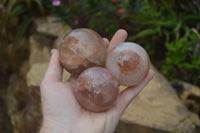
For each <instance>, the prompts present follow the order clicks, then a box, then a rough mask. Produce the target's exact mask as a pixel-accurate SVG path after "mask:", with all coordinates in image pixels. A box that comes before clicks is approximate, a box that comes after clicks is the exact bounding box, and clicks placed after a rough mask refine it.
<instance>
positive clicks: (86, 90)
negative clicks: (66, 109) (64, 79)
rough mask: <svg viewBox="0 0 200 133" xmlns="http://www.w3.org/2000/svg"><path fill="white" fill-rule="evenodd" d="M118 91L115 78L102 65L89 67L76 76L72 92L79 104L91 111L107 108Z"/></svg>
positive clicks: (113, 100)
mask: <svg viewBox="0 0 200 133" xmlns="http://www.w3.org/2000/svg"><path fill="white" fill-rule="evenodd" d="M118 91H119V84H118V82H117V80H116V79H115V78H114V77H113V76H112V75H111V74H110V72H109V71H108V70H106V69H105V68H103V67H91V68H88V69H86V70H84V71H83V72H82V73H81V74H80V75H79V76H78V78H77V81H76V84H75V87H74V94H75V97H76V99H77V100H78V102H79V104H80V105H81V106H82V107H84V108H85V109H87V110H89V111H93V112H101V111H105V110H107V109H109V108H110V107H111V106H112V105H113V103H114V102H115V100H116V98H117V96H118Z"/></svg>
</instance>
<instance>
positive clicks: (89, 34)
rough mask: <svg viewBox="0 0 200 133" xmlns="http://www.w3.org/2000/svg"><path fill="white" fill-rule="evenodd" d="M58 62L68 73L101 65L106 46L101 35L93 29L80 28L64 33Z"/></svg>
mask: <svg viewBox="0 0 200 133" xmlns="http://www.w3.org/2000/svg"><path fill="white" fill-rule="evenodd" d="M59 53H60V55H59V56H60V62H61V64H62V66H63V67H64V68H65V69H66V70H67V71H69V72H70V73H80V72H81V71H83V70H84V69H86V68H89V67H92V66H103V65H104V64H105V58H106V48H105V46H104V41H103V39H102V38H101V36H100V35H99V34H98V33H96V32H95V31H93V30H90V29H86V28H80V29H75V30H73V31H72V32H70V33H69V34H68V35H66V36H65V37H64V38H63V41H62V42H61V45H60V48H59Z"/></svg>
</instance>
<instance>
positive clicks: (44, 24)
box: [34, 16, 72, 37]
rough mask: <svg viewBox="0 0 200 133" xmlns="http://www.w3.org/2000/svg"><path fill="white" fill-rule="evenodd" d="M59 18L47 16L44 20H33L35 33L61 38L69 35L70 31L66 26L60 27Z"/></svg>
mask: <svg viewBox="0 0 200 133" xmlns="http://www.w3.org/2000/svg"><path fill="white" fill-rule="evenodd" d="M59 20H60V19H59V18H55V17H51V16H48V17H46V18H44V17H42V18H38V19H35V21H34V22H35V25H36V29H37V32H39V33H43V34H47V35H50V36H53V37H58V36H62V35H63V34H66V33H69V32H70V31H71V30H72V29H71V28H70V26H68V25H62V24H61V23H60V22H59Z"/></svg>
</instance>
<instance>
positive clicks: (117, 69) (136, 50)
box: [106, 42, 150, 86]
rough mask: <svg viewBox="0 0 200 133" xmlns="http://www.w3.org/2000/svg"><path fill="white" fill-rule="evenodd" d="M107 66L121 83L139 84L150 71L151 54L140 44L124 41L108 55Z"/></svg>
mask: <svg viewBox="0 0 200 133" xmlns="http://www.w3.org/2000/svg"><path fill="white" fill-rule="evenodd" d="M106 68H107V69H108V70H109V71H110V72H111V73H112V74H113V75H114V76H115V78H116V79H117V80H118V82H119V84H120V85H124V86H133V85H137V84H138V83H139V82H141V81H142V80H143V79H144V77H145V76H146V75H147V73H148V71H149V68H150V61H149V56H148V54H147V52H146V51H145V50H144V49H143V48H142V47H141V46H140V45H138V44H136V43H132V42H124V43H121V44H119V45H118V46H116V47H115V48H114V49H113V50H112V51H111V53H110V54H109V55H108V57H107V59H106Z"/></svg>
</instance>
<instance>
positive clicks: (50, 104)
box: [40, 30, 153, 133]
mask: <svg viewBox="0 0 200 133" xmlns="http://www.w3.org/2000/svg"><path fill="white" fill-rule="evenodd" d="M126 38H127V32H126V31H125V30H118V31H117V32H116V33H115V35H114V36H113V38H112V40H111V42H110V43H109V41H108V39H106V38H104V41H105V46H106V47H107V50H108V52H110V51H111V50H112V49H113V48H114V47H115V46H116V45H118V44H120V43H122V42H124V41H125V40H126ZM51 53H52V56H51V59H50V62H49V66H48V69H47V71H46V73H45V76H44V79H43V81H42V83H41V85H40V91H41V100H42V113H43V125H42V128H41V130H40V132H41V133H112V132H114V130H115V128H116V126H117V124H118V122H119V119H120V117H121V116H122V114H123V112H124V111H125V109H126V108H127V106H128V105H129V104H130V102H131V101H132V100H133V98H134V97H135V96H136V95H137V94H138V93H139V92H140V91H141V90H142V89H143V88H144V87H145V86H146V85H147V84H148V82H149V81H150V80H151V79H152V77H153V71H152V70H150V71H149V72H148V74H147V76H146V77H145V79H144V80H143V81H142V82H141V83H140V84H138V85H137V86H134V87H128V88H126V89H125V90H123V91H122V92H121V93H120V94H119V96H118V98H117V100H116V101H115V103H114V105H113V106H112V107H111V108H110V109H109V110H107V111H105V112H100V113H94V112H90V111H87V110H85V109H84V108H82V107H81V106H80V105H79V103H78V102H77V100H76V98H75V96H74V94H73V84H74V79H72V78H71V79H70V80H69V81H68V82H66V83H63V82H62V67H61V65H60V62H59V52H58V50H56V49H54V50H52V51H51Z"/></svg>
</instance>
